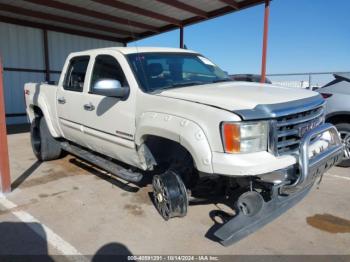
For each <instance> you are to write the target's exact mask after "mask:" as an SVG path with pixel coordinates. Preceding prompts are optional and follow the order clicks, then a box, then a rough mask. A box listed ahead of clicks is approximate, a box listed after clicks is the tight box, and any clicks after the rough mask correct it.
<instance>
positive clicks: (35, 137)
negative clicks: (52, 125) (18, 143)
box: [30, 117, 62, 161]
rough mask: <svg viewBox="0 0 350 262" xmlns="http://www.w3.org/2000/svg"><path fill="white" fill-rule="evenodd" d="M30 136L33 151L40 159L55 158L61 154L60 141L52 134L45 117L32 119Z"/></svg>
mask: <svg viewBox="0 0 350 262" xmlns="http://www.w3.org/2000/svg"><path fill="white" fill-rule="evenodd" d="M30 136H31V143H32V149H33V153H34V155H35V156H36V158H37V159H38V160H39V161H49V160H54V159H58V158H59V157H60V156H61V154H62V149H61V145H60V142H59V141H57V140H56V139H55V138H54V137H53V136H52V135H51V133H50V130H49V128H48V127H47V124H46V121H45V118H44V117H40V118H35V119H34V120H33V121H32V123H31V126H30Z"/></svg>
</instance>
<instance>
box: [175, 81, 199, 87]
mask: <svg viewBox="0 0 350 262" xmlns="http://www.w3.org/2000/svg"><path fill="white" fill-rule="evenodd" d="M204 84H205V83H203V82H200V81H192V82H185V83H174V84H171V85H170V86H171V87H184V86H195V85H204Z"/></svg>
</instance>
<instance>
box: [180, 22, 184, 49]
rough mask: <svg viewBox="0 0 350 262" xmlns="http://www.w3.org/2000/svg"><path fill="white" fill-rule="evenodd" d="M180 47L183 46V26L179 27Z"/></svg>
mask: <svg viewBox="0 0 350 262" xmlns="http://www.w3.org/2000/svg"><path fill="white" fill-rule="evenodd" d="M180 48H184V28H183V26H181V27H180Z"/></svg>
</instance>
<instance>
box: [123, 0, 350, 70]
mask: <svg viewBox="0 0 350 262" xmlns="http://www.w3.org/2000/svg"><path fill="white" fill-rule="evenodd" d="M263 15H264V5H259V6H255V7H252V8H248V9H245V10H243V11H240V12H235V13H231V14H228V15H225V16H222V17H218V18H215V19H211V20H208V21H205V22H202V23H198V24H195V25H192V26H188V27H185V35H184V39H185V41H184V42H185V44H186V46H187V48H188V49H192V50H195V51H198V52H200V53H201V54H203V55H205V56H206V57H208V58H210V59H211V60H212V61H213V62H215V63H216V64H217V65H219V66H220V67H221V68H222V69H224V70H225V71H227V72H229V73H230V74H237V73H260V70H261V54H262V35H263ZM129 46H139V47H140V46H162V47H178V46H179V31H178V30H175V31H171V32H168V33H164V34H160V35H157V36H154V37H149V38H146V39H143V40H140V41H137V42H133V43H130V44H129ZM267 59H268V60H267V61H268V62H267V73H268V74H276V73H296V72H298V73H299V72H328V71H338V72H339V71H350V0H273V1H272V2H271V9H270V28H269V43H268V56H267Z"/></svg>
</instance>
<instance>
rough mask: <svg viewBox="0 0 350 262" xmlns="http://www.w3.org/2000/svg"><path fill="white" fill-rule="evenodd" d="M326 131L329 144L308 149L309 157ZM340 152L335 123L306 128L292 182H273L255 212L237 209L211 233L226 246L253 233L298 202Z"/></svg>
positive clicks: (341, 151) (336, 161)
mask: <svg viewBox="0 0 350 262" xmlns="http://www.w3.org/2000/svg"><path fill="white" fill-rule="evenodd" d="M328 133H329V134H330V137H331V141H330V142H331V143H329V146H328V147H327V148H326V149H323V148H322V149H320V150H319V152H318V154H317V155H315V154H313V153H312V152H311V155H312V156H311V157H310V148H312V145H313V144H315V142H317V140H318V139H321V138H320V137H322V136H323V135H324V134H328ZM343 155H344V146H343V144H342V142H341V140H340V137H339V134H338V131H337V130H336V128H335V127H334V126H332V125H330V124H323V125H321V126H319V127H317V128H315V129H313V130H311V131H309V132H308V133H306V134H305V136H304V137H303V139H302V141H301V144H300V151H299V161H298V165H299V168H298V169H299V174H298V178H297V179H296V180H295V182H293V183H292V184H290V182H289V184H288V181H283V182H279V183H278V184H275V185H273V187H272V190H271V197H270V198H269V200H268V201H265V200H264V201H263V204H262V206H261V207H260V209H259V211H258V212H257V213H255V214H254V215H251V216H248V215H245V214H244V213H243V212H242V211H240V210H239V209H237V212H238V214H237V215H236V216H235V217H233V218H232V219H231V220H229V221H228V222H226V223H225V224H224V225H223V226H222V227H220V228H219V229H218V230H217V231H216V232H214V235H215V236H216V237H217V238H218V240H219V242H220V243H222V244H223V245H225V246H226V245H230V244H232V243H234V242H236V241H238V240H240V239H242V238H244V237H245V236H247V235H249V234H251V233H253V232H255V231H256V230H257V229H259V228H261V227H263V226H264V225H266V224H267V223H269V222H271V221H272V220H274V219H275V218H277V217H278V216H280V215H281V214H283V213H284V212H285V211H287V210H288V209H289V208H291V207H293V206H294V205H295V204H297V203H298V202H299V201H301V200H302V199H303V198H304V197H305V196H306V195H307V193H308V192H309V191H310V189H311V188H312V185H313V184H314V182H315V180H316V179H317V177H320V176H321V175H323V173H324V172H326V171H327V170H328V169H329V168H331V167H332V166H334V165H335V164H337V163H338V162H339V161H341V159H342V157H343Z"/></svg>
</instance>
